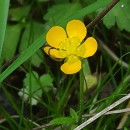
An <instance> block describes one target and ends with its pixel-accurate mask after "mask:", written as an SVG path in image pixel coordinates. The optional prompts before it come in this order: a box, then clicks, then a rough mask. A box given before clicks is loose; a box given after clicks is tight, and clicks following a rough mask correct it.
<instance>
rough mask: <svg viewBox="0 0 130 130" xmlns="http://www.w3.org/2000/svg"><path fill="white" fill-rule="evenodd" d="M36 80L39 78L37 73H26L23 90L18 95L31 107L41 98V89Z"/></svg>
mask: <svg viewBox="0 0 130 130" xmlns="http://www.w3.org/2000/svg"><path fill="white" fill-rule="evenodd" d="M38 80H39V76H38V74H37V72H35V71H32V72H29V73H27V74H26V78H25V79H24V86H25V88H22V89H21V90H20V92H19V93H18V94H19V96H21V97H22V98H23V99H24V101H27V100H28V101H29V103H31V104H32V105H36V104H37V103H38V100H40V98H41V96H42V88H41V86H40V84H39V82H38Z"/></svg>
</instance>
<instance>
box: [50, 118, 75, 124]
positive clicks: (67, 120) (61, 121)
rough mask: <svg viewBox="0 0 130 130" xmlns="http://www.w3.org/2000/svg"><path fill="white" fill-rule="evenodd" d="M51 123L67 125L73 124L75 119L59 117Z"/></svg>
mask: <svg viewBox="0 0 130 130" xmlns="http://www.w3.org/2000/svg"><path fill="white" fill-rule="evenodd" d="M51 123H52V124H55V125H67V124H73V123H74V120H73V119H72V118H70V117H59V118H56V119H54V120H52V121H51Z"/></svg>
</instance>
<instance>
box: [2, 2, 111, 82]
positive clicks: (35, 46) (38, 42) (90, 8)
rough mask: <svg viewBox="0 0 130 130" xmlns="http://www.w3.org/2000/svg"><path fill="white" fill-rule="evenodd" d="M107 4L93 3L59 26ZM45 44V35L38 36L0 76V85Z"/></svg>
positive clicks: (62, 21)
mask: <svg viewBox="0 0 130 130" xmlns="http://www.w3.org/2000/svg"><path fill="white" fill-rule="evenodd" d="M108 3H110V2H108V1H107V0H104V1H102V2H100V3H99V2H95V3H93V4H91V5H89V6H87V7H85V8H83V9H81V10H78V11H77V12H75V14H73V15H71V16H70V17H67V18H66V19H62V20H61V25H62V26H63V25H64V24H65V23H66V21H68V20H70V19H77V18H80V17H81V16H85V15H87V14H89V13H92V12H93V11H95V10H97V9H99V8H102V7H105V6H106V5H107V4H108ZM44 43H45V34H43V35H42V36H40V37H39V38H38V39H37V40H36V41H34V43H33V44H32V45H31V46H30V47H29V48H28V49H26V50H25V51H24V52H23V53H22V54H21V55H20V56H19V57H18V58H17V59H16V60H15V61H14V62H13V63H12V64H11V65H10V66H9V67H8V68H7V69H6V70H5V71H4V72H3V73H2V74H1V75H0V83H1V82H2V81H3V80H4V79H5V78H6V77H7V76H8V75H9V74H10V73H12V72H13V71H14V70H15V69H16V68H17V67H19V66H20V65H21V64H22V63H23V62H25V61H26V60H27V59H28V58H29V57H31V56H32V55H33V54H34V53H35V52H36V51H37V50H38V49H39V48H40V47H41V46H42V45H43V44H44Z"/></svg>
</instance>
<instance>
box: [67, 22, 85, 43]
mask: <svg viewBox="0 0 130 130" xmlns="http://www.w3.org/2000/svg"><path fill="white" fill-rule="evenodd" d="M66 31H67V34H68V37H78V38H79V39H80V42H81V41H82V40H83V39H84V38H85V36H86V34H87V29H86V27H85V25H84V23H83V22H82V21H80V20H72V21H70V22H68V24H67V26H66Z"/></svg>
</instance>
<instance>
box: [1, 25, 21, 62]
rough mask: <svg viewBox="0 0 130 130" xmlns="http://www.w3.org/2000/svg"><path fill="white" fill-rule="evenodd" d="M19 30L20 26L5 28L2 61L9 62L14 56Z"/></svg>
mask: <svg viewBox="0 0 130 130" xmlns="http://www.w3.org/2000/svg"><path fill="white" fill-rule="evenodd" d="M21 30H22V25H21V24H16V25H8V26H7V29H6V33H5V41H4V46H3V52H2V57H3V59H4V60H6V61H9V60H10V59H11V58H12V57H13V56H14V55H15V52H16V48H17V45H18V41H19V38H20V34H21Z"/></svg>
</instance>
